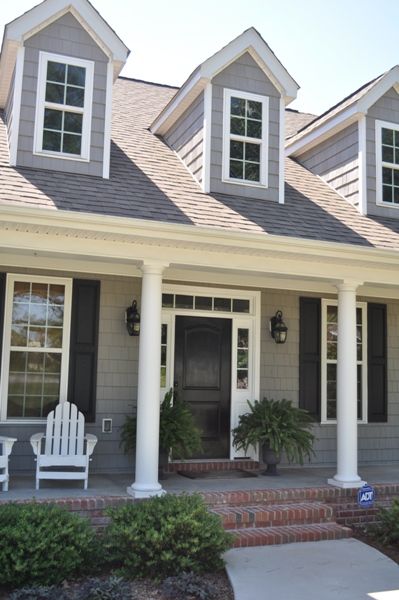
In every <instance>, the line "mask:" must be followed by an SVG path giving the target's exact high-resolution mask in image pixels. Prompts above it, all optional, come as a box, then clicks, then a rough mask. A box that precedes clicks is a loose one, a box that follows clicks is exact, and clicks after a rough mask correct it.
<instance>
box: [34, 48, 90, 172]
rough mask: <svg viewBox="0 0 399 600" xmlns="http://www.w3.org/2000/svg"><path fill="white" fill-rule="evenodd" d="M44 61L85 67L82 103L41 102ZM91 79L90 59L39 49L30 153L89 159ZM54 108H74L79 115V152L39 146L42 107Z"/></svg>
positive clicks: (41, 131) (44, 81) (44, 69)
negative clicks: (80, 120)
mask: <svg viewBox="0 0 399 600" xmlns="http://www.w3.org/2000/svg"><path fill="white" fill-rule="evenodd" d="M48 61H54V62H60V63H65V64H68V65H76V66H79V67H84V68H85V69H86V81H85V94H84V102H83V107H82V108H79V109H75V108H74V107H71V106H69V105H64V104H53V103H48V102H47V103H46V102H45V92H46V76H47V63H48ZM93 81H94V62H93V61H90V60H83V59H81V58H74V57H72V56H63V55H61V54H53V53H50V52H42V51H40V52H39V68H38V76H37V93H36V114H35V129H34V135H33V150H34V154H39V155H41V156H49V157H52V158H67V159H70V160H84V161H89V160H90V142H91V126H92V124H91V116H92V108H93ZM47 106H48V107H50V108H54V109H55V110H66V111H69V112H77V113H79V114H82V115H83V122H82V146H81V153H80V155H76V156H75V155H73V154H63V153H62V152H50V151H48V150H43V126H44V110H45V108H46V107H47Z"/></svg>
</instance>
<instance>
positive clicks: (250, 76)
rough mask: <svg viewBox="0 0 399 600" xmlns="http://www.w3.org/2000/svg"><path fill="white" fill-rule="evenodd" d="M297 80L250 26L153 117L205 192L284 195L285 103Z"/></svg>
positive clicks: (279, 197) (267, 197)
mask: <svg viewBox="0 0 399 600" xmlns="http://www.w3.org/2000/svg"><path fill="white" fill-rule="evenodd" d="M297 91H298V85H297V84H296V82H295V81H294V80H293V79H292V77H291V76H290V75H289V73H288V72H287V71H286V69H285V68H284V67H283V66H282V64H281V63H280V62H279V60H278V59H277V58H276V56H275V54H273V52H272V51H271V50H270V48H269V46H268V45H267V44H266V42H265V41H264V40H263V39H262V37H261V36H260V35H259V33H258V32H257V31H256V30H255V29H253V28H251V29H248V30H246V31H245V32H244V33H243V34H242V35H240V36H239V37H238V38H236V39H235V40H233V41H232V42H230V43H229V44H228V45H227V46H225V47H224V48H222V49H221V50H220V51H219V52H217V53H216V54H214V55H213V56H211V57H210V58H209V59H208V60H206V61H205V62H204V63H202V64H201V65H200V66H199V67H198V68H197V69H196V70H195V71H194V72H193V73H192V74H191V76H190V77H189V78H188V79H187V81H186V82H185V83H184V84H183V86H182V87H181V88H180V90H179V91H178V92H177V93H176V95H175V97H174V98H173V99H172V100H171V102H170V103H169V104H168V105H167V106H166V107H165V109H164V110H163V111H162V112H161V114H160V115H159V116H158V117H157V118H156V119H155V121H154V123H153V124H152V127H151V130H152V132H153V133H156V134H158V135H161V136H163V138H164V139H165V141H166V142H167V143H168V144H169V146H170V147H171V148H172V149H173V150H175V151H176V153H177V154H178V155H179V156H180V158H181V159H182V160H183V162H184V163H185V165H186V166H187V168H188V169H189V170H190V171H191V173H192V174H193V176H194V177H195V178H196V179H197V181H198V182H199V183H200V184H201V187H202V189H203V191H204V192H212V193H220V194H229V195H239V196H244V197H250V198H258V199H261V200H272V201H276V202H281V203H282V202H284V154H283V152H284V116H285V106H286V105H287V104H289V103H290V102H291V101H292V100H294V99H295V97H296V94H297Z"/></svg>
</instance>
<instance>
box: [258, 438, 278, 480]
mask: <svg viewBox="0 0 399 600" xmlns="http://www.w3.org/2000/svg"><path fill="white" fill-rule="evenodd" d="M280 460H281V457H280V455H279V454H277V453H276V452H275V451H274V450H272V449H271V448H269V446H268V445H267V444H263V446H262V461H263V462H264V464H265V465H267V468H266V470H265V471H263V473H262V475H271V476H276V475H279V473H277V465H278V464H279V462H280Z"/></svg>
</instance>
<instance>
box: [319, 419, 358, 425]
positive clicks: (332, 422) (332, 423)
mask: <svg viewBox="0 0 399 600" xmlns="http://www.w3.org/2000/svg"><path fill="white" fill-rule="evenodd" d="M336 424H337V420H336V419H335V420H332V419H331V420H328V421H320V425H336ZM357 424H358V425H368V421H357Z"/></svg>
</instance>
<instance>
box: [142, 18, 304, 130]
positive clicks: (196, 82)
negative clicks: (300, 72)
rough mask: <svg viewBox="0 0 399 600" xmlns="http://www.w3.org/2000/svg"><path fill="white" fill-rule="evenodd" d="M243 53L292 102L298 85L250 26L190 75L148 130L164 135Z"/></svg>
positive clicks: (285, 99) (288, 101) (283, 96)
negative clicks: (252, 60) (214, 79)
mask: <svg viewBox="0 0 399 600" xmlns="http://www.w3.org/2000/svg"><path fill="white" fill-rule="evenodd" d="M246 52H248V53H249V54H250V55H251V56H252V58H253V59H254V60H255V62H256V63H257V64H258V65H259V67H260V68H261V69H262V71H263V72H264V73H265V74H266V75H267V77H268V78H269V79H270V80H271V81H272V83H273V84H274V85H275V87H276V88H277V89H278V90H279V92H280V93H281V96H282V98H284V101H285V104H286V105H287V104H289V103H290V102H292V101H293V100H294V99H295V98H296V95H297V92H298V89H299V86H298V84H297V83H296V81H295V80H294V79H293V78H292V77H291V75H290V74H289V73H288V71H287V70H286V68H285V67H284V66H283V65H282V64H281V62H280V61H279V60H278V58H277V56H276V55H275V54H274V52H273V51H272V50H271V48H270V47H269V46H268V45H267V43H266V42H265V40H264V39H263V38H262V36H261V35H260V34H259V32H258V31H257V30H256V29H255V28H254V27H250V28H249V29H247V30H245V31H244V32H243V33H242V34H241V35H239V36H238V37H236V38H235V39H234V40H233V41H231V42H230V43H229V44H227V46H224V47H223V48H222V49H221V50H219V51H218V52H216V53H215V54H213V55H212V56H211V57H210V58H208V59H207V60H206V61H205V62H203V63H202V64H200V65H199V66H198V67H197V68H196V69H195V70H194V71H193V72H192V73H191V75H190V77H189V78H188V79H187V80H186V81H185V83H183V85H182V87H181V88H180V89H179V90H178V92H177V93H176V94H175V96H174V97H173V98H172V100H171V101H170V102H169V103H168V104H167V105H166V107H165V108H164V109H163V110H162V112H161V113H160V114H159V115H158V116H157V117H156V119H155V120H154V122H153V123H152V125H151V131H152V132H153V133H157V134H160V135H163V134H164V133H166V131H168V129H169V128H170V127H171V126H172V125H173V123H175V121H176V120H177V119H178V118H179V117H180V116H181V115H182V114H183V112H184V111H185V110H186V108H187V107H188V106H189V105H190V104H191V103H192V102H193V100H195V98H196V97H197V96H198V95H199V94H200V93H201V92H202V91H203V90H204V89H205V87H206V85H207V84H208V83H209V82H210V81H211V80H212V79H213V77H215V75H217V74H218V73H220V72H221V71H223V69H225V68H226V67H227V66H228V65H229V64H231V63H233V62H234V61H235V60H237V58H239V57H240V56H242V55H243V54H245V53H246Z"/></svg>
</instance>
